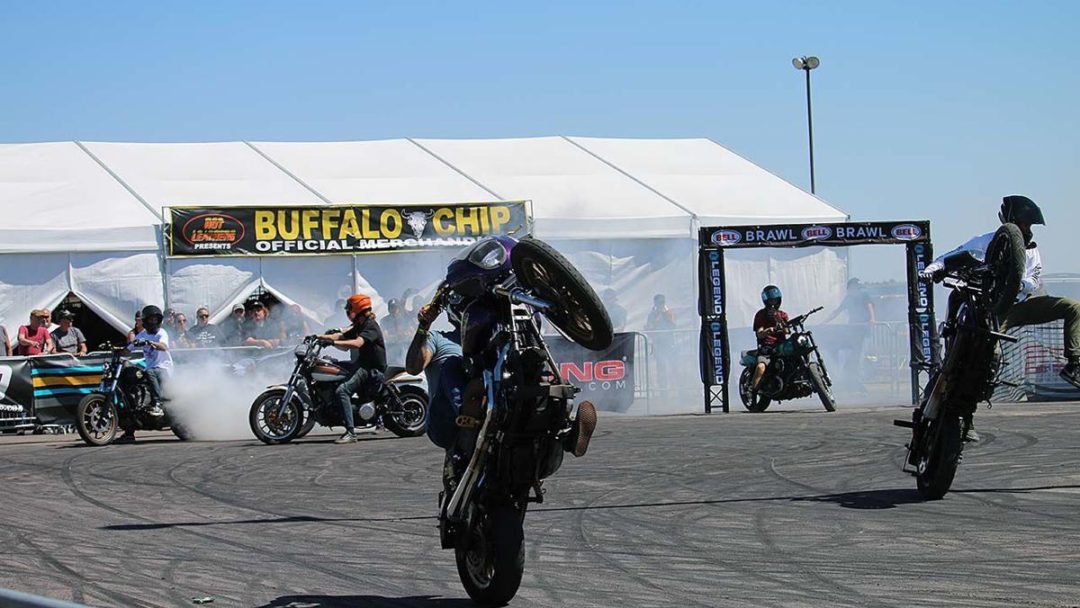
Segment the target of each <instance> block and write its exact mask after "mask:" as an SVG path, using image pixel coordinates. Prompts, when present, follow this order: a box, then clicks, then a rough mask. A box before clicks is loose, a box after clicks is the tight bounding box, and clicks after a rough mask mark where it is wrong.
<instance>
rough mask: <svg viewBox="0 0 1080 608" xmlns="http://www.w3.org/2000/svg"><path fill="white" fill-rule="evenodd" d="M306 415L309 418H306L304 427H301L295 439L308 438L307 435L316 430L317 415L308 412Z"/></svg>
mask: <svg viewBox="0 0 1080 608" xmlns="http://www.w3.org/2000/svg"><path fill="white" fill-rule="evenodd" d="M304 415H305V416H307V418H304V425H303V426H301V427H300V430H299V431H298V432H297V433H296V436H295V437H293V439H300V438H301V437H306V436H307V434H308V433H310V432H311V429H313V428H315V415H314V414H312V413H311V412H308V411H305V412H304Z"/></svg>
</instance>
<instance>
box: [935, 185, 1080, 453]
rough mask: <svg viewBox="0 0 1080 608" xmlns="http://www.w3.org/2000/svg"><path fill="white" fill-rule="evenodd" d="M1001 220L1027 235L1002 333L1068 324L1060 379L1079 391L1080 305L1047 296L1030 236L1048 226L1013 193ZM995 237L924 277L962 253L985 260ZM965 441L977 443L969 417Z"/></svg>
mask: <svg viewBox="0 0 1080 608" xmlns="http://www.w3.org/2000/svg"><path fill="white" fill-rule="evenodd" d="M998 219H999V220H1001V223H1002V224H1005V223H1010V224H1016V226H1017V228H1019V229H1020V232H1021V233H1022V234H1023V235H1024V245H1025V247H1026V253H1027V262H1026V264H1025V266H1024V276H1023V279H1022V280H1021V282H1020V293H1019V294H1018V296H1017V302H1016V303H1015V304H1013V306H1012V308H1010V309H1009V312H1008V313H1007V314H1006V315H1005V318H1004V319H1002V321H1001V327H1002V330H1005V329H1007V328H1010V327H1021V326H1024V325H1036V324H1040V323H1049V322H1051V321H1057V320H1059V319H1061V320H1063V321H1064V322H1065V336H1064V343H1065V355H1066V357H1068V364H1067V365H1066V366H1065V369H1063V370H1062V371H1061V377H1062V379H1064V380H1065V381H1066V382H1068V383H1069V384H1072V385H1073V386H1075V387H1077V388H1080V302H1077V301H1076V300H1074V299H1072V298H1063V297H1057V296H1050V295H1046V291H1045V290H1044V289H1043V287H1042V277H1041V275H1042V256H1040V255H1039V247H1038V245H1036V243H1035V241H1033V240H1032V236H1033V235H1032V233H1031V227H1032V226H1033V225H1035V224H1041V225H1046V221H1045V220H1044V219H1043V214H1042V210H1041V209H1039V206H1038V205H1036V204H1035V201H1033V200H1031V199H1030V198H1028V197H1026V196H1020V195H1016V194H1014V195H1011V196H1006V197H1004V198H1003V199H1002V201H1001V209H1000V210H999V211H998ZM993 238H994V233H993V232H988V233H986V234H982V235H979V236H976V237H974V238H972V239H971V240H969V241H968V242H966V243H964V244H963V245H961V246H959V247H957V248H956V249H954V250H952V251H950V252H948V253H946V254H944V255H942V256H940V257H938V258H937V259H936V260H934V261H933V262H932V263H931V264H929V265H928V266H927V267H926V268H925V269H924V270H923V271H922V274H923V276H928V277H933V278H934V279H935V280H940V278H941V276H942V274H941V273H942V271H943V270H944V269H945V263H944V260H945V258H946V257H948V256H950V255H953V254H956V253H960V252H963V251H967V252H969V253H971V255H973V256H974V257H975V258H976V259H978V260H984V259H985V258H986V250H987V248H988V247H989V246H990V241H991V240H993ZM954 296H955V292H953V294H950V296H949V318H948V321H946V324H945V325H946V332H947V331H949V330H950V329H951V328H952V327H953V326H954V323H955V318H954V317H955V314H956V309H957V308H958V307H959V299H958V298H957V297H954ZM964 438H965V440H966V441H978V434H977V433H975V428H974V426H972V424H971V421H970V416H969V417H968V420H967V424H965V435H964Z"/></svg>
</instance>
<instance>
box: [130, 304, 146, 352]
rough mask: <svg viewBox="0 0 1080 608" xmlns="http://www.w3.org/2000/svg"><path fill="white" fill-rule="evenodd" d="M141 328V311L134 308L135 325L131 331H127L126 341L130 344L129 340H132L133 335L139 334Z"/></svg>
mask: <svg viewBox="0 0 1080 608" xmlns="http://www.w3.org/2000/svg"><path fill="white" fill-rule="evenodd" d="M142 330H143V324H142V311H141V310H136V311H135V327H134V328H132V329H131V331H129V332H128V335H127V343H128V344H131V341H132V340H134V339H135V336H137V335H139V332H141V331H142Z"/></svg>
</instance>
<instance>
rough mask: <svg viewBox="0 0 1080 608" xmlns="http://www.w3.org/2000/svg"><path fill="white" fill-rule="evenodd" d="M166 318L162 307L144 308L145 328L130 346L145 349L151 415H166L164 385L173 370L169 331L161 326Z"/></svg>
mask: <svg viewBox="0 0 1080 608" xmlns="http://www.w3.org/2000/svg"><path fill="white" fill-rule="evenodd" d="M164 318H165V315H163V314H162V313H161V309H160V308H158V307H157V306H154V305H153V304H151V305H149V306H146V307H145V308H143V309H142V321H143V330H142V331H141V332H139V333H138V334H136V336H135V339H134V340H132V342H131V345H130V346H129V347H130V348H132V349H135V348H141V349H142V351H143V361H144V362H145V363H146V375H147V377H148V378H149V380H150V398H151V400H152V401H151V402H150V409H149V410H148V411H147V413H149V414H150V415H151V416H164V415H165V411H164V410H163V409H161V398H162V394H163V393H162V386H163V385H164V384H165V382H164V381H165V380H167V379H168V377H169V376H170V375H171V374H172V370H173V360H172V354H170V353H169V333H168V332H167V331H165V329H164V328H163V327H161V322H162V320H163V319H164Z"/></svg>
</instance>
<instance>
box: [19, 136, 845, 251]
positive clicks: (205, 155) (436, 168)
mask: <svg viewBox="0 0 1080 608" xmlns="http://www.w3.org/2000/svg"><path fill="white" fill-rule="evenodd" d="M498 199H504V200H520V199H527V200H531V201H532V202H533V205H532V209H533V214H534V217H535V219H536V231H537V234H538V235H540V236H542V237H547V238H596V237H607V238H620V237H638V238H640V237H676V236H684V237H688V238H691V237H693V236H695V235H694V234H693V229H694V226H695V222H700V223H702V224H706V225H707V224H716V223H770V222H798V221H823V222H828V221H843V220H844V219H846V214H845V213H844V212H842V211H840V210H838V209H836V208H835V207H832V206H830V205H829V204H827V203H825V202H824V201H822V200H821V199H818V198H817V197H814V196H812V195H810V194H808V193H806V192H803V191H802V190H799V189H798V188H796V187H795V186H793V185H791V184H789V183H787V182H785V181H784V180H782V179H780V178H778V177H776V176H775V175H772V174H771V173H769V172H767V171H765V170H764V169H761V168H760V167H758V166H756V165H754V164H753V163H750V162H749V161H747V160H746V159H744V158H742V157H740V156H738V155H736V154H734V153H732V152H731V151H730V150H727V149H726V148H724V147H722V146H720V145H718V144H716V143H714V142H712V141H710V140H708V139H677V140H643V139H604V138H591V137H572V138H571V137H536V138H523V139H492V140H446V139H416V140H413V139H395V140H382V141H355V142H311V143H282V142H256V143H248V142H223V143H196V144H146V143H96V142H93V143H80V142H59V143H42V144H6V145H0V226H3V228H2V229H0V253H14V252H38V251H110V250H123V249H143V250H146V249H155V248H156V247H157V244H156V236H155V234H156V226H157V225H158V224H159V223H160V221H161V220H160V216H161V213H162V208H163V207H167V206H182V205H222V206H228V205H260V204H262V205H274V204H294V205H321V204H327V203H388V202H395V203H396V202H400V203H419V202H457V201H482V200H498ZM29 210H32V211H33V213H28V211H29Z"/></svg>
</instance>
